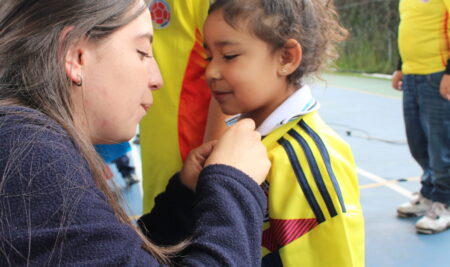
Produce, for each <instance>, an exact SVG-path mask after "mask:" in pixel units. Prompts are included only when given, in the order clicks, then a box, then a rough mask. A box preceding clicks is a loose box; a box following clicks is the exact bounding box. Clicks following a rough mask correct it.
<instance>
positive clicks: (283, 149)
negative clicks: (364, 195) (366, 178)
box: [262, 112, 364, 267]
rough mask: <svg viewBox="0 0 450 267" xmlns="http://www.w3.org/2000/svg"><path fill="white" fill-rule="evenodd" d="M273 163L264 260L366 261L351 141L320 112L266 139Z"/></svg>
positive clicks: (344, 266)
mask: <svg viewBox="0 0 450 267" xmlns="http://www.w3.org/2000/svg"><path fill="white" fill-rule="evenodd" d="M263 143H264V144H265V146H266V148H267V151H268V155H269V158H270V160H271V162H272V168H271V170H270V172H269V175H268V177H267V179H266V182H265V183H264V184H263V189H264V190H265V191H266V192H267V194H268V217H267V218H266V220H265V221H266V222H265V223H264V228H263V230H264V231H263V248H262V254H263V266H284V267H289V266H292V267H297V266H336V267H352V266H364V220H363V215H362V209H361V205H360V202H359V188H358V179H357V175H356V167H355V163H354V161H353V155H352V152H351V149H350V146H349V145H348V144H347V143H345V142H344V141H343V140H342V139H341V138H340V137H339V136H338V135H337V134H336V133H335V132H334V131H333V130H332V129H331V128H330V127H328V126H327V125H326V124H325V123H324V122H323V121H322V119H321V118H320V117H319V115H318V114H317V113H316V112H312V113H309V114H306V115H304V116H302V117H300V118H298V119H296V120H294V121H291V122H289V123H287V124H285V125H283V126H281V127H279V128H278V129H276V130H275V131H273V132H271V133H270V134H269V135H267V136H266V137H265V138H264V139H263Z"/></svg>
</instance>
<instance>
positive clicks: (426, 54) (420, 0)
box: [398, 0, 450, 74]
mask: <svg viewBox="0 0 450 267" xmlns="http://www.w3.org/2000/svg"><path fill="white" fill-rule="evenodd" d="M449 7H450V0H400V26H399V31H398V33H399V36H398V44H399V50H400V56H401V58H402V61H403V65H402V71H403V73H404V74H430V73H433V72H438V71H443V70H444V69H445V67H446V65H447V59H448V58H449V50H450V43H449V27H448V20H449V14H448V10H449Z"/></svg>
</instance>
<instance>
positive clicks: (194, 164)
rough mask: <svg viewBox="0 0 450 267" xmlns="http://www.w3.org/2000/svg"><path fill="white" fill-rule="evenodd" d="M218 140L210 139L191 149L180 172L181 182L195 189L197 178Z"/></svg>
mask: <svg viewBox="0 0 450 267" xmlns="http://www.w3.org/2000/svg"><path fill="white" fill-rule="evenodd" d="M216 143H217V141H210V142H207V143H204V144H203V145H201V146H199V147H197V148H196V149H193V150H191V152H189V154H188V156H187V157H186V160H185V161H184V164H183V169H181V172H180V179H181V182H182V183H183V184H184V185H185V186H187V187H188V188H189V189H191V190H192V191H195V187H196V186H197V180H198V176H199V174H200V172H201V171H202V169H203V167H204V165H205V161H206V159H207V158H208V156H209V155H210V154H211V151H212V150H213V148H214V145H215V144H216Z"/></svg>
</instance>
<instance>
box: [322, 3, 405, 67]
mask: <svg viewBox="0 0 450 267" xmlns="http://www.w3.org/2000/svg"><path fill="white" fill-rule="evenodd" d="M313 1H315V0H313ZM398 4H399V0H336V1H335V5H336V9H337V11H338V13H339V16H340V20H341V23H342V25H343V26H344V27H346V28H347V29H348V30H349V33H350V36H349V38H348V39H347V40H346V41H345V42H344V43H343V44H341V45H340V47H339V54H340V58H339V59H338V60H337V62H336V63H337V66H338V69H339V70H343V71H356V72H379V73H392V71H393V70H394V69H395V67H396V65H397V62H398V50H397V49H398V48H397V29H398V23H399V14H398Z"/></svg>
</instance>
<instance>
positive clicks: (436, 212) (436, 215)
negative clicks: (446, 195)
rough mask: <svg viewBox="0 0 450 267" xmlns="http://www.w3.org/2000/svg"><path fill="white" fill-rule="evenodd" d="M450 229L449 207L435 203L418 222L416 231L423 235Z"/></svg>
mask: <svg viewBox="0 0 450 267" xmlns="http://www.w3.org/2000/svg"><path fill="white" fill-rule="evenodd" d="M448 228H450V209H449V207H448V205H445V204H444V203H440V202H433V205H432V206H431V209H430V210H429V211H428V212H427V213H426V215H425V216H424V217H423V218H422V219H420V220H418V221H417V223H416V230H417V232H419V233H422V234H434V233H439V232H442V231H444V230H446V229H448Z"/></svg>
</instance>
